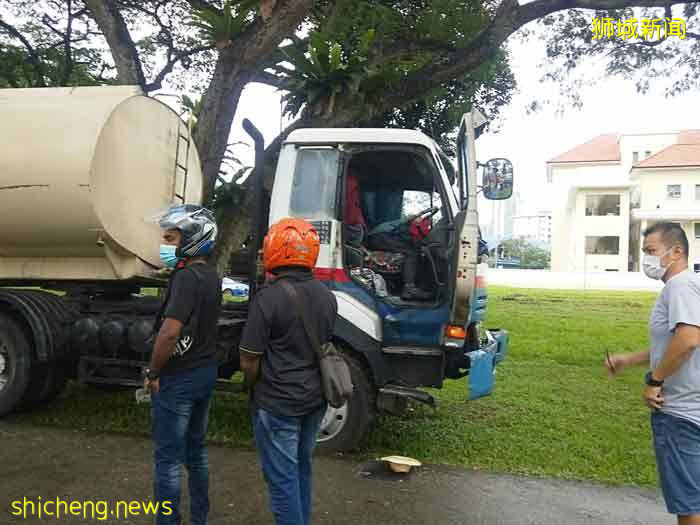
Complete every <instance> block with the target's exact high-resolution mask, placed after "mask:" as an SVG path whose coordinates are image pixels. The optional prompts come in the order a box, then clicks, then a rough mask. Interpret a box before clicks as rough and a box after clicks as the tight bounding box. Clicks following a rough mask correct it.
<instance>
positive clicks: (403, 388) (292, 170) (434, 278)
mask: <svg viewBox="0 0 700 525" xmlns="http://www.w3.org/2000/svg"><path fill="white" fill-rule="evenodd" d="M484 124H485V119H483V117H482V116H481V114H480V113H478V112H477V111H474V112H472V113H469V114H467V115H465V116H464V118H463V121H462V126H461V128H460V133H459V139H458V150H459V151H458V167H457V168H456V169H455V168H454V167H453V165H452V162H451V161H450V159H449V158H448V157H447V156H446V155H445V154H444V153H443V152H442V151H441V149H440V148H439V147H438V145H437V144H436V143H435V142H434V141H433V140H432V139H430V138H429V137H427V136H425V135H424V134H422V133H420V132H418V131H413V130H400V129H301V130H297V131H294V132H292V133H291V134H290V135H289V137H288V138H287V140H286V141H285V143H284V144H283V146H282V149H281V152H280V156H279V161H278V164H277V171H276V175H275V182H274V186H273V190H272V196H271V203H270V217H269V222H270V224H272V223H274V222H275V221H277V220H279V219H281V218H283V217H288V216H291V217H299V218H303V219H306V220H309V221H310V222H312V223H313V224H314V225H315V226H316V229H317V230H318V232H319V234H320V237H321V251H320V255H319V259H318V263H317V267H316V269H315V275H316V277H317V278H318V279H320V280H322V281H323V282H324V283H326V285H327V286H328V287H329V288H330V289H331V290H332V291H333V293H334V294H335V295H336V298H337V301H338V319H337V324H336V330H335V339H336V343H337V344H338V346H339V347H340V348H341V349H342V350H343V351H344V352H345V354H346V356H347V357H348V360H349V361H350V363H351V370H352V373H353V380H354V383H355V385H356V393H355V396H354V397H353V399H351V401H350V402H349V403H348V404H347V405H346V406H345V407H342V408H341V409H329V411H328V413H327V414H326V418H325V419H324V422H323V424H322V429H321V434H320V436H319V440H320V442H321V444H322V445H326V446H328V447H329V448H334V449H346V448H352V447H354V446H356V445H357V444H358V443H359V442H360V441H361V440H362V438H363V437H364V436H365V435H366V434H367V430H368V429H369V426H370V425H371V422H372V419H373V416H374V414H375V413H376V412H377V411H386V412H392V413H399V412H400V411H401V410H402V409H403V408H404V407H405V406H406V402H407V400H409V399H413V400H417V401H420V402H423V403H427V404H433V403H434V400H433V398H432V396H430V394H428V393H427V392H425V391H423V390H420V388H421V387H433V388H440V387H442V385H443V381H444V380H445V379H446V378H450V379H458V378H462V377H465V376H468V380H467V383H466V386H467V389H468V391H467V392H465V398H466V397H468V398H469V399H476V398H478V397H481V396H483V395H486V394H489V393H490V392H491V389H492V385H493V373H494V368H495V366H496V364H497V363H498V362H499V361H500V360H501V359H503V357H504V355H505V352H506V349H507V334H506V332H505V331H502V330H495V331H489V330H482V328H481V320H482V317H483V315H484V312H485V308H486V298H487V295H486V291H485V285H484V282H485V281H484V275H483V270H484V267H485V264H482V265H480V264H479V261H480V258H481V257H482V256H483V255H484V253H483V252H484V251H485V250H483V249H482V252H481V253H480V246H482V243H481V239H480V234H479V228H478V214H477V209H476V208H477V190H478V188H477V175H476V174H477V168H478V166H477V162H476V159H475V150H474V141H475V138H476V135H477V134H478V133H479V132H480V130H481V129H482V128H483V125H484ZM483 167H484V180H485V182H486V185H485V186H483V191H484V195H485V196H486V197H487V198H491V199H502V198H508V197H509V196H510V194H511V193H512V182H513V174H512V166H510V163H509V162H508V161H505V160H504V159H494V160H492V161H489V162H488V163H486V164H485V165H484V166H483ZM496 170H498V171H496ZM497 179H498V180H497ZM407 267H408V268H407ZM408 281H410V282H408ZM349 429H352V430H349Z"/></svg>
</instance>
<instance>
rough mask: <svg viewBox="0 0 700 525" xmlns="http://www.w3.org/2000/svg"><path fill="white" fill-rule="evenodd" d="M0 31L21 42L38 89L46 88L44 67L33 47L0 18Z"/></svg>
mask: <svg viewBox="0 0 700 525" xmlns="http://www.w3.org/2000/svg"><path fill="white" fill-rule="evenodd" d="M0 29H4V30H5V32H6V33H7V34H9V35H10V36H12V37H14V38H16V39H17V40H19V41H20V42H22V45H23V46H24V47H25V49H26V50H27V53H28V55H29V62H31V64H32V66H33V67H34V70H35V71H36V77H37V80H36V84H37V85H38V86H39V87H46V81H45V80H44V65H43V64H42V62H41V58H39V55H38V54H37V52H36V50H35V49H34V47H33V46H32V45H31V44H30V43H29V40H27V39H26V38H25V36H24V35H23V34H22V33H20V32H19V30H18V29H17V28H16V27H15V26H13V25H11V24H8V23H7V22H5V21H4V20H3V19H2V18H0Z"/></svg>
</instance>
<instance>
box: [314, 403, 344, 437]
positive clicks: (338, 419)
mask: <svg viewBox="0 0 700 525" xmlns="http://www.w3.org/2000/svg"><path fill="white" fill-rule="evenodd" d="M347 420H348V404H347V403H345V404H344V405H343V406H342V407H340V408H333V407H332V406H330V405H329V406H328V408H327V409H326V413H325V415H324V416H323V421H321V428H319V430H318V436H317V438H316V439H317V441H318V442H319V443H323V442H324V441H330V440H331V439H333V438H334V437H336V436H337V435H338V434H340V433H341V432H342V430H343V428H345V423H346V422H347Z"/></svg>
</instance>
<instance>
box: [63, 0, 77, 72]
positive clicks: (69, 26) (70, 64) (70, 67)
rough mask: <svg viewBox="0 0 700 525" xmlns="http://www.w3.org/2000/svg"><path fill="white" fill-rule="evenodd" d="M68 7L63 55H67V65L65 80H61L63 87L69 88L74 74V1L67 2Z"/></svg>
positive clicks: (64, 70)
mask: <svg viewBox="0 0 700 525" xmlns="http://www.w3.org/2000/svg"><path fill="white" fill-rule="evenodd" d="M66 7H67V8H68V22H67V24H66V32H65V34H64V35H63V54H64V55H65V60H66V62H65V65H64V68H63V78H62V79H61V85H63V86H67V85H68V82H69V80H70V77H71V74H72V73H73V50H72V48H71V45H70V44H71V42H70V41H71V35H72V34H73V19H74V16H75V15H74V14H73V0H66Z"/></svg>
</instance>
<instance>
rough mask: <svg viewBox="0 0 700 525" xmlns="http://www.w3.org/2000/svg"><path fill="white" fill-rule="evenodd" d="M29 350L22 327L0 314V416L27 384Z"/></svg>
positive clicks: (7, 409)
mask: <svg viewBox="0 0 700 525" xmlns="http://www.w3.org/2000/svg"><path fill="white" fill-rule="evenodd" d="M30 352H31V350H30V347H29V342H28V341H27V338H26V336H25V335H24V332H23V331H22V328H20V326H19V325H18V324H17V322H16V321H14V320H13V319H12V318H10V317H8V316H6V315H3V314H0V416H4V415H5V414H7V413H8V412H10V411H11V410H13V409H14V408H15V407H16V406H17V404H18V403H19V402H20V400H21V399H22V397H23V396H24V393H25V392H26V391H27V386H28V385H29V377H30V369H31V359H32V358H31V354H30Z"/></svg>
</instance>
